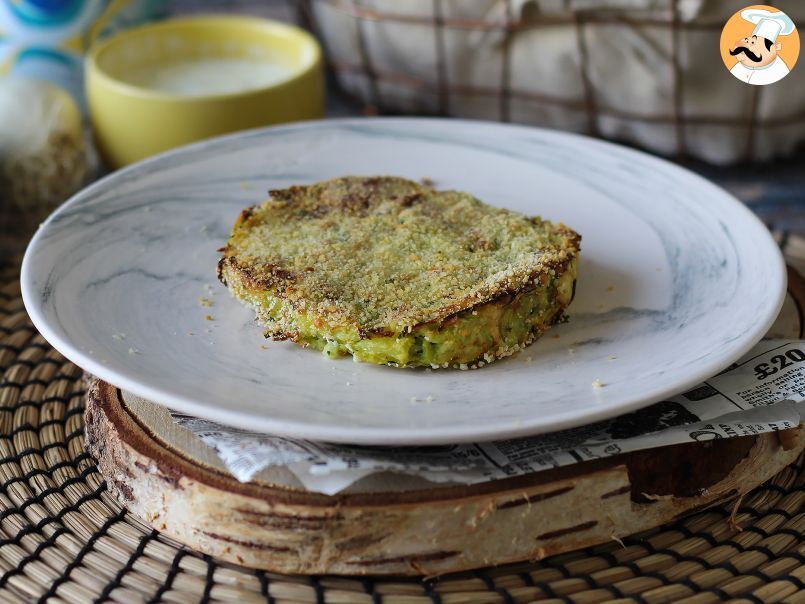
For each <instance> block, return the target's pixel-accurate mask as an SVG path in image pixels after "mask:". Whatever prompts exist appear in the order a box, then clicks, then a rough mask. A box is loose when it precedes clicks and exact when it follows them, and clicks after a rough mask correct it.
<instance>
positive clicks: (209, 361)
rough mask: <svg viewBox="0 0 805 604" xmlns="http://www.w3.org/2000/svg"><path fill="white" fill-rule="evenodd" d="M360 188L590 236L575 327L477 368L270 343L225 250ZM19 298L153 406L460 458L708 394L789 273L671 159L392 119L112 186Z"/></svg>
mask: <svg viewBox="0 0 805 604" xmlns="http://www.w3.org/2000/svg"><path fill="white" fill-rule="evenodd" d="M345 174H362V175H377V174H395V175H401V176H407V177H410V178H417V179H418V178H421V177H429V178H431V179H433V180H434V181H435V183H436V185H437V186H438V187H440V188H449V187H452V188H458V189H463V190H466V191H469V192H471V193H473V194H475V195H476V196H478V197H480V198H481V199H483V200H485V201H487V202H489V203H492V204H495V205H499V206H502V207H506V208H511V209H513V210H518V211H521V212H526V213H529V214H541V215H543V216H545V217H547V218H550V219H552V220H561V221H564V222H565V223H567V224H568V225H570V226H571V227H573V228H574V229H576V230H577V231H578V232H580V233H581V234H582V236H583V241H582V258H583V260H582V262H581V267H580V274H579V278H578V288H577V298H576V300H575V301H574V302H573V304H572V305H571V307H570V316H571V320H570V322H569V323H567V324H565V325H561V326H559V327H557V328H555V329H553V330H551V331H550V332H549V333H548V335H547V336H546V337H545V338H543V339H542V340H539V341H538V342H537V343H535V344H534V345H532V346H530V347H529V348H528V349H527V350H526V351H525V352H522V353H520V354H518V355H516V356H514V357H512V358H510V359H507V360H504V361H501V362H498V363H495V364H493V365H491V366H487V367H484V368H483V369H480V370H477V371H456V370H443V371H432V372H428V371H423V370H410V369H408V370H406V369H395V368H391V367H382V366H372V365H364V364H359V363H353V362H352V360H350V359H344V360H328V359H327V358H325V357H324V356H323V355H321V354H320V353H318V352H315V351H312V350H306V349H303V348H301V347H298V346H296V345H294V344H292V343H285V342H283V343H279V342H277V343H275V342H266V341H264V340H263V337H262V334H261V329H260V327H259V326H258V325H256V324H255V323H254V321H253V318H252V312H251V311H250V310H247V309H246V308H244V307H242V306H241V305H240V304H239V303H238V302H236V301H235V300H234V299H233V298H231V297H230V296H229V295H228V293H227V291H226V290H225V288H224V287H223V286H222V285H220V284H219V283H218V282H217V281H216V277H215V268H216V262H217V260H218V257H219V254H218V253H217V252H216V250H217V249H218V248H219V247H221V246H222V245H223V244H224V243H225V241H226V238H227V234H228V232H229V229H230V227H231V225H232V223H233V221H234V220H235V217H236V216H237V214H238V213H239V211H240V210H241V209H242V208H243V207H245V206H248V205H250V204H254V203H257V202H260V201H262V200H263V199H264V198H265V196H266V193H265V192H266V191H267V190H268V189H270V188H277V187H285V186H287V185H290V184H294V183H307V182H313V181H316V180H320V179H324V178H329V177H333V176H339V175H345ZM22 286H23V296H24V299H25V304H26V307H27V309H28V312H29V313H30V315H31V317H32V319H33V321H34V323H35V324H36V326H37V328H38V329H39V330H40V331H41V332H42V333H43V335H44V336H45V337H46V338H47V339H48V341H50V342H51V343H52V344H53V346H55V347H56V348H57V349H58V350H59V351H60V352H62V353H63V354H64V355H65V356H67V357H68V358H69V359H71V360H72V361H74V362H75V363H77V364H78V365H80V366H81V367H83V368H84V369H86V370H88V371H90V372H92V373H94V374H95V375H98V376H100V377H101V378H103V379H104V380H107V381H108V382H111V383H112V384H115V385H116V386H119V387H121V388H124V389H126V390H128V391H130V392H132V393H134V394H137V395H140V396H142V397H144V398H147V399H150V400H152V401H154V402H158V403H161V404H164V405H167V406H170V407H172V408H174V409H178V410H180V411H183V412H186V413H189V414H195V415H198V416H202V417H206V418H210V419H213V420H218V421H220V422H224V423H227V424H231V425H234V426H239V427H243V428H248V429H252V430H258V431H265V432H270V433H275V434H280V435H287V436H295V437H305V438H311V439H319V440H329V441H338V442H351V443H358V444H426V443H427V444H444V443H454V442H462V441H472V440H488V439H500V438H506V437H514V436H522V435H527V434H534V433H538V432H543V431H549V430H556V429H560V428H567V427H570V426H575V425H579V424H583V423H587V422H591V421H593V420H597V419H601V418H604V417H607V416H612V415H615V414H618V413H622V412H625V411H628V410H631V409H635V408H638V407H641V406H643V405H647V404H649V403H653V402H655V401H658V400H661V399H662V398H664V397H667V396H669V395H672V394H676V393H678V392H679V391H680V390H683V389H684V388H686V387H688V386H691V385H694V384H696V383H697V382H700V381H701V380H703V379H706V378H708V377H710V376H711V375H713V374H714V373H716V372H718V371H719V370H721V369H723V368H725V367H726V366H727V365H729V364H730V363H731V362H732V361H733V360H734V359H736V358H737V357H739V356H740V355H742V354H743V353H744V352H746V351H747V350H748V349H749V348H750V347H751V346H752V345H753V344H754V343H755V342H756V341H758V340H759V339H760V338H761V336H762V335H763V333H764V332H765V331H766V330H767V329H768V327H769V326H770V325H771V323H772V321H773V320H774V318H775V316H776V315H777V313H778V311H779V309H780V306H781V304H782V301H783V296H784V293H785V271H784V264H783V260H782V257H781V255H780V253H779V251H778V249H777V247H776V245H775V244H774V242H773V240H772V238H771V237H770V235H769V233H768V232H767V231H766V229H765V228H764V226H763V225H762V224H761V223H760V222H759V221H758V220H757V219H756V218H755V217H754V216H753V215H752V214H751V213H750V212H749V211H748V210H747V209H745V208H744V207H743V206H742V205H741V204H740V203H739V202H737V201H736V200H735V199H733V198H732V197H731V196H730V195H728V194H727V193H725V192H724V191H722V190H721V189H719V188H717V187H715V186H713V185H712V184H710V183H708V182H707V181H705V180H703V179H701V178H699V177H698V176H695V175H694V174H692V173H690V172H687V171H685V170H683V169H681V168H678V167H676V166H674V165H672V164H670V163H668V162H665V161H662V160H659V159H656V158H654V157H650V156H648V155H646V154H643V153H639V152H636V151H632V150H629V149H626V148H623V147H620V146H616V145H612V144H608V143H604V142H599V141H595V140H591V139H589V138H584V137H580V136H575V135H569V134H563V133H558V132H551V131H545V130H537V129H533V128H522V127H515V126H506V125H499V124H489V123H474V122H467V121H452V120H451V121H447V120H426V119H376V120H347V121H330V122H318V123H307V124H299V125H292V126H287V127H281V128H273V129H267V130H260V131H252V132H247V133H242V134H238V135H234V136H229V137H225V138H220V139H216V140H211V141H207V142H204V143H200V144H196V145H194V146H191V147H187V148H184V149H180V150H177V151H174V152H170V153H167V154H164V155H161V156H159V157H156V158H154V159H151V160H148V161H146V162H143V163H140V164H137V165H135V166H132V167H130V168H127V169H125V170H122V171H120V172H116V173H114V174H112V175H111V176H109V177H108V178H105V179H103V180H101V181H99V182H98V183H96V184H94V185H93V186H91V187H89V188H88V189H86V190H85V191H83V192H81V193H79V194H78V195H77V196H75V197H74V198H73V199H71V200H70V201H69V202H67V203H66V204H65V205H63V206H62V207H61V208H60V209H59V210H58V211H57V212H56V213H55V214H53V216H51V217H50V218H49V219H48V221H47V222H46V223H45V225H44V226H43V227H42V228H41V229H40V230H39V232H38V233H37V234H36V236H35V237H34V239H33V241H32V242H31V244H30V247H29V248H28V251H27V253H26V256H25V261H24V264H23V272H22ZM200 296H203V297H205V298H208V299H210V300H211V301H212V302H213V305H212V306H211V307H207V306H203V305H202V304H201V303H200V299H199V298H200ZM205 315H210V316H211V317H212V318H213V320H206V319H205ZM596 380H600V381H601V382H602V383H603V384H604V386H603V388H594V387H593V385H592V384H593V382H594V381H596Z"/></svg>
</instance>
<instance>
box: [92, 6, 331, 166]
mask: <svg viewBox="0 0 805 604" xmlns="http://www.w3.org/2000/svg"><path fill="white" fill-rule="evenodd" d="M86 77H87V100H88V102H89V108H90V114H91V117H92V123H93V127H94V131H95V137H96V140H97V143H98V147H99V149H100V152H101V154H102V156H103V157H104V159H105V160H106V162H107V164H108V165H109V166H110V167H113V168H118V167H120V166H124V165H126V164H130V163H132V162H135V161H138V160H140V159H143V158H144V157H148V156H149V155H153V154H154V153H158V152H160V151H165V150H166V149H170V148H173V147H176V146H179V145H183V144H186V143H190V142H193V141H197V140H201V139H203V138H208V137H210V136H215V135H218V134H224V133H226V132H233V131H235V130H243V129H246V128H254V127H257V126H265V125H269V124H277V123H281V122H291V121H297V120H305V119H315V118H318V117H321V116H322V114H323V105H324V103H323V76H322V68H321V50H320V48H319V45H318V43H317V42H316V40H315V39H314V38H313V37H312V36H311V35H310V34H308V33H306V32H305V31H303V30H301V29H299V28H297V27H293V26H290V25H285V24H283V23H277V22H275V21H268V20H265V19H258V18H252V17H229V16H226V17H224V16H204V17H191V18H183V19H173V20H168V21H162V22H160V23H153V24H149V25H145V26H143V27H138V28H134V29H130V30H127V31H124V32H122V33H119V34H116V35H114V36H112V37H110V38H109V39H107V40H104V41H102V42H100V43H99V44H98V45H97V46H95V47H94V48H93V49H92V50H91V51H90V53H89V55H88V57H87V76H86Z"/></svg>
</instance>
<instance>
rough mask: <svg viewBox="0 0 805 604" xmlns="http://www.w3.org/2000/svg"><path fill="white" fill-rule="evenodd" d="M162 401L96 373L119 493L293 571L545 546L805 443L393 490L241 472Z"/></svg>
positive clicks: (484, 561)
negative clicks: (231, 470) (124, 389)
mask: <svg viewBox="0 0 805 604" xmlns="http://www.w3.org/2000/svg"><path fill="white" fill-rule="evenodd" d="M132 407H135V408H136V411H135V410H134V409H133V408H132ZM160 409H161V408H159V407H157V406H156V405H153V404H149V403H147V402H145V401H141V400H140V401H138V402H136V403H135V404H134V405H132V406H128V405H127V404H126V403H125V402H124V397H123V395H122V393H121V392H120V391H119V390H118V389H117V388H115V387H113V386H110V385H108V384H106V383H104V382H99V381H96V382H94V383H93V384H92V386H91V388H90V391H89V394H88V401H87V411H86V423H87V444H88V448H89V451H90V452H91V453H92V455H93V456H94V457H95V458H96V459H97V460H98V465H99V468H100V471H101V473H102V474H103V476H104V477H105V478H106V479H107V481H108V484H109V488H110V490H111V492H112V493H113V494H114V495H115V496H116V497H117V498H118V500H119V501H120V502H121V503H122V504H123V505H124V506H125V507H126V508H128V509H129V510H130V511H131V512H133V513H134V514H136V515H137V516H139V517H141V518H143V519H144V520H145V521H146V522H148V523H149V524H150V525H151V526H153V527H154V528H156V529H158V530H160V531H162V532H164V533H166V534H167V535H169V536H171V537H173V538H175V539H177V540H178V541H180V542H182V543H184V544H186V545H188V546H189V547H191V548H193V549H195V550H198V551H200V552H203V553H207V554H210V555H212V556H215V557H217V558H219V559H222V560H225V561H230V562H234V563H237V564H241V565H245V566H249V567H253V568H260V569H265V570H271V571H276V572H281V573H293V574H324V573H327V574H350V575H355V574H357V575H361V574H371V575H389V574H393V575H428V576H432V575H439V574H443V573H448V572H453V571H459V570H465V569H473V568H480V567H486V566H491V565H497V564H502V563H506V562H514V561H520V560H535V559H541V558H544V557H546V556H549V555H552V554H556V553H560V552H564V551H569V550H574V549H578V548H580V547H585V546H589V545H593V544H596V543H602V542H605V541H608V540H612V539H618V538H621V537H624V536H627V535H630V534H632V533H636V532H639V531H642V530H645V529H649V528H653V527H656V526H659V525H660V524H662V523H664V522H667V521H670V520H673V519H675V518H677V517H679V516H681V515H684V514H687V513H690V512H692V511H696V510H700V509H703V508H705V507H707V506H709V505H712V504H714V503H717V502H723V501H725V500H728V499H731V498H735V497H736V496H740V495H742V494H744V493H746V492H748V491H750V490H751V489H752V488H754V487H755V486H757V485H759V484H761V483H762V482H763V481H765V480H766V479H768V478H769V477H771V476H773V475H774V474H775V473H777V472H779V471H780V470H781V469H783V468H784V467H785V466H787V465H788V464H790V463H792V462H793V461H794V460H795V459H796V458H797V456H798V455H799V453H800V452H801V451H802V449H803V445H805V434H804V433H803V429H802V427H800V428H797V429H793V430H788V431H785V432H782V433H777V434H764V435H760V436H757V437H742V438H734V439H728V440H718V441H710V442H705V443H690V444H685V445H676V446H670V447H663V448H659V449H654V450H650V451H643V452H637V453H631V454H625V455H620V456H617V457H613V458H610V459H606V460H597V461H593V462H585V463H581V464H577V465H574V466H570V467H566V468H559V469H555V470H549V471H544V472H539V473H536V474H532V475H528V476H522V477H517V478H509V479H504V480H498V481H493V482H489V483H485V484H480V485H473V486H447V487H441V488H438V487H437V488H428V489H422V488H412V489H411V490H405V491H390V490H383V489H382V488H381V487H382V483H378V484H377V485H372V484H371V483H368V484H366V483H365V484H363V485H362V486H361V487H360V488H359V489H357V490H353V491H352V492H347V493H340V494H337V495H333V496H328V495H323V494H320V493H312V492H306V491H304V490H302V489H301V488H299V487H298V485H294V484H293V480H291V479H289V478H288V476H284V475H283V474H282V473H276V474H274V475H271V476H268V477H266V476H263V477H261V479H260V480H258V481H257V482H253V483H247V484H243V483H240V482H238V481H237V480H235V479H234V478H232V477H231V476H229V475H228V474H226V473H225V472H224V471H222V469H221V468H220V467H216V466H218V464H220V462H217V463H216V461H217V460H216V458H215V456H214V455H209V454H206V455H204V454H200V452H199V448H198V446H197V445H198V444H200V443H197V442H196V441H195V440H194V439H193V438H190V439H188V438H187V434H184V435H182V432H181V431H182V430H184V429H181V428H178V427H177V426H175V425H173V423H172V421H171V420H170V417H169V416H168V415H166V414H165V413H164V412H160ZM166 422H169V424H166ZM202 446H203V445H202ZM272 479H273V480H275V482H273V483H272V482H270V480H272ZM373 487H374V488H375V489H376V490H372V488H373Z"/></svg>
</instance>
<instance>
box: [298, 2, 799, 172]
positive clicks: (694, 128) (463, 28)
mask: <svg viewBox="0 0 805 604" xmlns="http://www.w3.org/2000/svg"><path fill="white" fill-rule="evenodd" d="M745 6H746V0H738V1H735V0H725V1H722V0H718V1H717V0H595V1H594V0H301V7H302V14H303V15H304V16H305V17H306V18H307V20H308V24H309V26H310V27H311V29H313V31H314V32H315V33H316V34H317V35H318V36H319V37H320V39H321V40H322V43H323V45H324V47H325V50H326V53H327V56H328V60H329V65H330V66H331V68H332V69H333V70H334V72H335V74H336V77H337V80H338V82H339V84H340V86H341V87H342V88H343V89H344V90H345V91H346V92H348V93H350V94H352V95H354V96H356V97H358V98H359V99H361V100H362V101H363V102H364V103H365V104H366V106H367V109H368V110H369V111H370V112H372V111H376V112H387V113H416V114H435V115H450V116H456V117H467V118H476V119H491V120H499V121H503V122H517V123H524V124H531V125H538V126H547V127H552V128H559V129H563V130H568V131H572V132H579V133H585V134H591V135H594V136H600V137H604V138H608V139H613V140H618V141H621V142H625V143H628V144H632V145H636V146H640V147H643V148H645V149H648V150H651V151H654V152H657V153H661V154H664V155H667V156H672V157H676V158H685V157H694V158H698V159H702V160H705V161H708V162H711V163H715V164H730V163H735V162H740V161H752V162H761V161H769V160H771V159H773V158H775V157H780V156H784V155H788V154H791V153H792V152H793V151H794V150H795V148H796V147H797V146H798V144H799V143H801V142H802V141H803V140H805V77H801V76H802V74H798V73H796V71H794V72H793V73H792V75H790V76H789V77H787V78H785V79H783V80H781V81H780V82H777V83H776V84H774V85H771V86H765V87H763V86H750V85H747V84H745V83H742V82H740V81H738V80H737V79H735V78H734V77H733V76H732V75H730V74H729V73H728V72H727V70H726V69H725V68H724V65H723V64H722V61H721V59H720V55H719V39H720V35H721V29H722V27H723V26H724V23H725V22H726V21H727V19H728V18H729V17H730V16H731V15H732V14H733V13H735V12H736V11H738V10H740V9H742V8H744V7H745ZM775 6H778V7H779V8H780V9H781V10H783V11H785V12H787V13H788V15H789V16H790V17H791V18H792V19H793V20H794V21H795V22H800V23H805V3H804V2H797V1H796V0H787V1H782V0H781V1H779V2H777V3H776V4H775Z"/></svg>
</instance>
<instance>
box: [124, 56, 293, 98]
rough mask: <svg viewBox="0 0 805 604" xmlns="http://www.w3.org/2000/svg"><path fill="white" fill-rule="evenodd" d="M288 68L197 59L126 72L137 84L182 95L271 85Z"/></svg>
mask: <svg viewBox="0 0 805 604" xmlns="http://www.w3.org/2000/svg"><path fill="white" fill-rule="evenodd" d="M289 73H290V70H289V68H288V67H286V66H284V65H278V64H276V63H269V62H268V61H266V60H255V59H218V58H215V59H194V60H186V61H173V62H170V63H163V64H161V65H149V66H148V67H143V68H140V69H137V70H132V71H130V72H129V73H127V74H126V78H125V79H126V80H127V81H128V82H129V83H131V84H134V85H135V86H141V87H143V88H148V89H150V90H155V91H158V92H164V93H168V94H177V95H182V96H204V95H209V94H229V93H234V92H243V91H245V90H253V89H256V88H263V87H265V86H270V85H272V84H275V83H277V82H279V81H280V80H283V79H285V78H286V77H287V76H288V75H289Z"/></svg>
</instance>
